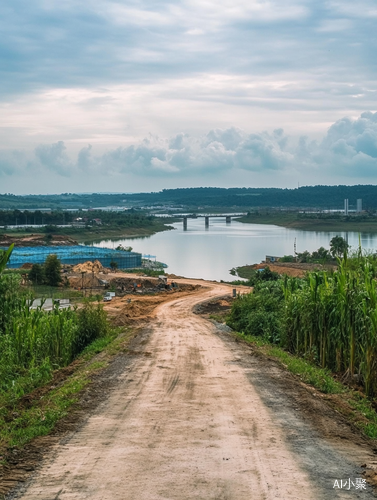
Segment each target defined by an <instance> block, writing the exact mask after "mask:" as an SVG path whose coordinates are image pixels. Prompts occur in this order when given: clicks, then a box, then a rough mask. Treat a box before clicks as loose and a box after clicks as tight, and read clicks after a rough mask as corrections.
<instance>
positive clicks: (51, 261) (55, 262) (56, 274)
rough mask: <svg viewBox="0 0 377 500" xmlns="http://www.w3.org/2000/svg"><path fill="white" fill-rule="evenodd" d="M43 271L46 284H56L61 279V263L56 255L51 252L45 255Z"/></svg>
mask: <svg viewBox="0 0 377 500" xmlns="http://www.w3.org/2000/svg"><path fill="white" fill-rule="evenodd" d="M44 271H45V276H46V284H47V285H49V286H58V285H59V283H60V282H61V281H62V277H61V274H60V271H61V263H60V260H59V259H58V257H57V255H55V254H51V255H49V256H48V257H47V259H46V262H45V265H44Z"/></svg>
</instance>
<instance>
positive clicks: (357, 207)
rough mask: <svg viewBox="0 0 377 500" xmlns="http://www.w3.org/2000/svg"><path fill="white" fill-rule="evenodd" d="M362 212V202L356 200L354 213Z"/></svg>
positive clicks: (359, 199)
mask: <svg viewBox="0 0 377 500" xmlns="http://www.w3.org/2000/svg"><path fill="white" fill-rule="evenodd" d="M362 211H363V200H362V199H361V198H358V200H357V202H356V212H357V213H358V214H359V213H360V212H362Z"/></svg>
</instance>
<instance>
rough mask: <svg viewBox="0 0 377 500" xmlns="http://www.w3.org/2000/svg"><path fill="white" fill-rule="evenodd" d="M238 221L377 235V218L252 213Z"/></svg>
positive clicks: (310, 229) (292, 213)
mask: <svg viewBox="0 0 377 500" xmlns="http://www.w3.org/2000/svg"><path fill="white" fill-rule="evenodd" d="M237 220H238V221H239V222H244V223H248V224H274V225H276V226H283V227H288V228H292V229H302V230H303V231H330V232H334V231H354V232H357V233H377V217H376V218H374V219H371V220H361V219H358V218H356V217H351V218H350V219H349V220H343V219H341V218H339V217H334V218H333V219H331V218H323V219H320V218H318V219H315V218H301V217H298V214H297V212H267V213H261V214H259V215H257V214H255V213H252V214H251V215H247V216H244V217H241V218H239V219H237Z"/></svg>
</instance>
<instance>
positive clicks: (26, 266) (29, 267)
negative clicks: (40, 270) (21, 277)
mask: <svg viewBox="0 0 377 500" xmlns="http://www.w3.org/2000/svg"><path fill="white" fill-rule="evenodd" d="M32 267H33V264H32V263H31V262H25V264H22V266H21V268H20V269H31V268H32Z"/></svg>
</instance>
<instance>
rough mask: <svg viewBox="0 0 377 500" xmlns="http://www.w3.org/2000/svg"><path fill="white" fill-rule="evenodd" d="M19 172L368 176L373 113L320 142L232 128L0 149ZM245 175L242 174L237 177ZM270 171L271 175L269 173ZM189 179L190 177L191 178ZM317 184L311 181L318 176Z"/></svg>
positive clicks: (373, 160) (5, 167) (371, 177)
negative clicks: (121, 141) (99, 146)
mask: <svg viewBox="0 0 377 500" xmlns="http://www.w3.org/2000/svg"><path fill="white" fill-rule="evenodd" d="M26 171H29V172H30V171H35V172H38V173H39V174H42V173H43V171H46V172H47V171H48V172H50V173H53V174H55V175H57V176H60V177H71V178H72V179H73V180H74V179H75V178H76V177H77V176H79V175H81V173H85V175H87V176H88V175H89V176H90V175H92V176H93V177H94V178H100V177H101V176H106V177H109V178H110V177H119V176H130V175H131V176H133V177H140V178H141V179H142V178H145V179H150V178H161V180H162V182H165V181H164V179H165V180H166V179H169V180H172V179H176V182H177V183H178V182H180V180H182V179H188V181H189V180H190V179H191V182H192V183H194V182H195V183H196V184H197V183H198V181H199V183H200V179H207V180H208V179H212V181H211V183H213V182H215V183H216V182H220V183H221V179H225V178H226V176H229V175H233V174H232V172H238V174H237V176H238V177H237V178H241V179H242V175H243V176H246V175H247V172H249V173H258V174H264V175H265V176H266V177H265V178H266V179H268V178H269V177H268V176H270V178H271V179H272V178H276V176H279V175H280V176H284V175H286V174H287V173H290V174H292V175H293V174H294V175H296V176H297V175H301V176H302V175H305V178H306V177H307V176H312V177H313V176H314V178H315V177H317V179H319V182H320V183H326V182H329V181H328V179H333V178H338V179H341V180H339V181H338V182H343V181H344V179H350V180H351V181H353V182H354V179H356V178H358V179H359V180H367V181H369V182H370V181H372V182H374V181H375V178H376V174H377V113H373V112H365V113H362V114H361V115H360V117H359V118H357V119H352V118H349V117H344V118H342V119H340V120H338V121H336V122H335V123H334V124H333V125H331V126H330V127H329V129H328V131H327V133H326V134H325V136H324V137H323V138H322V140H320V141H315V140H311V139H309V138H308V137H304V136H302V137H291V136H288V135H287V134H286V133H285V132H284V130H283V129H281V128H279V129H275V130H274V131H273V132H271V133H270V132H260V133H253V134H247V133H246V132H245V131H243V130H241V129H238V128H234V127H231V128H228V129H224V130H222V129H213V130H210V131H209V132H208V133H207V134H204V135H201V136H198V137H196V136H192V135H190V134H187V133H180V134H176V135H174V136H172V137H168V138H161V137H159V136H154V135H152V134H150V135H149V136H148V137H146V138H145V139H143V140H142V141H139V142H135V144H132V145H129V146H118V147H116V148H113V149H109V150H108V151H107V152H105V153H100V152H96V148H95V147H94V148H93V147H92V146H91V145H90V144H89V145H88V146H86V147H84V148H81V149H80V150H79V151H78V153H77V156H76V158H74V157H73V156H72V155H69V154H68V151H67V147H66V145H65V143H64V142H63V141H58V142H56V143H52V144H43V145H39V146H38V147H37V148H35V150H34V152H30V153H27V152H21V151H8V152H5V151H3V152H0V175H2V176H5V175H7V176H10V175H13V174H14V175H22V174H23V172H26ZM242 172H244V174H242ZM271 176H272V177H271ZM193 180H194V181H193ZM317 182H318V181H317Z"/></svg>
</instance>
